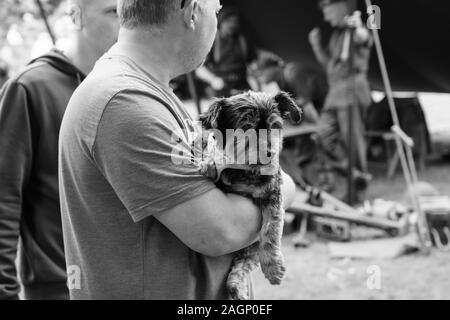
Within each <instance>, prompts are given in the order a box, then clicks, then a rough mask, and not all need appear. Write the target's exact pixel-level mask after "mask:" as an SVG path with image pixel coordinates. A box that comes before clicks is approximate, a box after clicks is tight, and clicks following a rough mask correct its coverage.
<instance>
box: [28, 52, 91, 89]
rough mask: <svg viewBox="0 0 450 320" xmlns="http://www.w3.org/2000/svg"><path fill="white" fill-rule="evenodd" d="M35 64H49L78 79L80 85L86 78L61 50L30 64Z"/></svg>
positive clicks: (49, 53)
mask: <svg viewBox="0 0 450 320" xmlns="http://www.w3.org/2000/svg"><path fill="white" fill-rule="evenodd" d="M35 62H44V63H48V64H49V65H51V66H52V67H54V68H55V69H57V70H59V71H61V72H63V73H65V74H67V75H69V76H71V77H74V78H76V79H77V81H78V83H79V84H80V83H81V82H82V81H83V80H84V78H86V75H85V74H84V73H83V72H82V71H81V70H80V69H78V68H77V67H75V66H74V65H73V64H72V62H71V61H70V60H69V59H68V58H67V57H66V56H65V55H64V54H63V53H62V52H61V51H60V50H58V49H55V48H54V49H52V50H51V51H50V52H48V53H46V54H45V55H43V56H40V57H38V58H36V59H34V60H32V61H31V62H30V64H32V63H35Z"/></svg>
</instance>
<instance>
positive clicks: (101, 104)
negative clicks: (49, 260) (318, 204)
mask: <svg viewBox="0 0 450 320" xmlns="http://www.w3.org/2000/svg"><path fill="white" fill-rule="evenodd" d="M219 11H220V2H219V0H119V2H118V13H119V19H120V25H121V28H120V33H119V40H118V42H117V44H116V45H114V46H113V48H112V49H111V50H110V51H109V52H108V53H107V54H106V55H105V56H104V57H103V58H102V59H101V60H99V62H98V63H97V65H96V67H95V68H94V70H93V72H92V73H91V74H90V75H89V76H88V77H87V78H86V80H85V81H84V82H83V84H82V85H81V86H80V87H79V88H78V89H77V91H76V92H75V94H74V96H73V97H72V99H71V101H70V103H69V106H68V108H67V112H66V115H65V117H64V120H63V125H62V129H61V134H60V171H59V173H60V178H61V179H60V190H61V204H62V218H63V227H64V237H65V249H66V256H67V263H68V266H69V267H70V268H71V270H75V271H76V270H78V271H79V272H75V273H74V278H73V279H72V278H71V277H69V287H70V289H71V292H70V294H71V298H73V299H226V298H227V297H228V294H227V290H226V279H227V276H228V272H229V270H230V266H231V263H232V259H233V255H232V253H233V252H235V251H238V250H240V249H242V248H244V247H247V246H248V245H250V244H252V243H253V242H255V240H256V239H257V236H258V232H259V229H260V227H261V213H260V211H259V209H258V208H257V207H256V206H255V205H254V204H253V203H252V201H250V200H248V199H246V198H243V197H240V196H236V195H232V194H225V193H223V192H222V191H220V190H219V189H218V188H216V186H215V185H214V183H213V182H212V181H210V180H208V179H207V178H206V177H204V176H202V175H200V174H199V168H198V167H197V166H194V165H193V164H186V162H183V161H181V162H183V164H175V162H176V161H174V159H173V155H174V150H175V149H176V148H180V149H181V151H185V153H189V149H190V141H189V131H191V130H193V129H192V128H191V129H189V128H190V127H191V126H190V125H189V124H190V123H191V122H192V119H191V118H190V116H189V115H188V113H187V112H186V110H185V109H184V107H183V105H182V103H181V102H180V101H179V100H178V99H177V97H176V96H175V95H174V94H173V92H172V91H171V89H170V87H169V82H170V80H171V79H173V78H175V77H177V76H179V75H182V74H185V73H187V72H190V71H192V70H194V69H196V68H197V67H198V66H200V65H201V64H202V63H203V61H204V60H205V58H206V56H207V54H208V52H209V51H210V49H211V47H212V44H213V41H214V38H215V34H216V29H217V14H218V13H219ZM177 154H178V153H177ZM283 178H284V183H283V186H282V189H283V195H284V199H285V201H284V204H285V205H286V206H287V205H288V204H289V203H290V201H291V199H292V195H293V192H294V185H293V182H292V180H291V179H290V178H289V177H287V176H286V175H284V176H283ZM77 277H79V278H78V279H77ZM71 280H73V282H71ZM78 280H79V281H78Z"/></svg>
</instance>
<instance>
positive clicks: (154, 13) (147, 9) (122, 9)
mask: <svg viewBox="0 0 450 320" xmlns="http://www.w3.org/2000/svg"><path fill="white" fill-rule="evenodd" d="M181 3H182V0H119V3H118V14H119V21H120V25H121V26H122V27H124V28H128V29H133V28H136V27H142V26H150V25H154V26H158V25H163V24H165V23H166V22H167V20H168V18H169V17H170V16H171V14H172V13H173V12H174V11H175V9H177V8H178V9H180V8H181Z"/></svg>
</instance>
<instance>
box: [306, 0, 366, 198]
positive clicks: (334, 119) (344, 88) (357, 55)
mask: <svg viewBox="0 0 450 320" xmlns="http://www.w3.org/2000/svg"><path fill="white" fill-rule="evenodd" d="M319 6H320V8H321V9H322V11H323V14H324V19H325V21H326V22H328V23H329V24H330V25H331V26H332V27H333V28H334V31H333V33H332V36H331V39H330V42H329V44H328V47H327V48H326V49H325V48H324V47H323V46H322V36H321V32H320V29H319V28H315V29H314V30H312V31H311V33H310V35H309V40H310V43H311V46H312V48H313V51H314V53H315V55H316V58H317V60H318V61H319V62H320V64H321V65H322V66H323V68H324V69H325V70H326V72H327V76H328V84H329V87H330V89H329V92H328V96H327V98H326V100H325V104H324V109H323V111H322V115H321V120H322V123H323V125H324V128H323V130H321V132H320V133H319V136H320V138H321V143H322V145H323V148H324V151H325V153H326V154H327V156H329V157H330V159H331V161H333V162H334V163H335V164H334V165H333V167H334V169H338V170H339V171H340V172H345V170H347V168H348V165H349V158H348V147H349V132H348V129H349V123H348V121H349V111H350V110H351V108H354V110H355V112H354V117H353V118H354V123H352V126H353V133H354V143H355V150H356V152H355V154H356V155H357V157H358V160H359V161H357V163H358V169H359V170H356V172H355V185H356V186H357V188H358V189H360V191H362V190H361V189H365V188H366V187H367V184H368V182H369V180H370V175H369V174H367V170H368V169H367V160H366V143H365V138H364V120H363V119H364V114H365V112H366V110H367V108H368V107H369V106H370V105H371V103H372V100H371V91H370V85H369V81H368V79H367V72H368V69H369V59H370V51H371V47H372V38H371V36H370V32H369V30H367V29H366V28H365V26H363V23H362V21H361V18H360V17H358V16H356V15H353V12H354V11H355V10H356V1H355V0H320V1H319ZM348 30H354V31H353V42H352V43H353V47H352V48H351V50H352V52H353V59H352V60H353V68H352V66H351V65H350V61H349V60H348V59H347V60H346V59H343V50H345V46H346V41H348V39H349V38H348V34H349V33H348ZM354 79H355V81H354ZM355 82H356V88H354V83H355ZM353 94H356V97H357V102H358V105H357V106H353V101H354V99H353ZM327 162H328V161H327Z"/></svg>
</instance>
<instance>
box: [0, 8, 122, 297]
mask: <svg viewBox="0 0 450 320" xmlns="http://www.w3.org/2000/svg"><path fill="white" fill-rule="evenodd" d="M69 2H70V7H69V8H70V15H71V18H72V21H73V24H74V29H73V34H72V35H71V39H70V41H69V42H70V48H68V50H67V51H66V52H65V53H63V52H61V51H58V50H56V49H54V50H52V51H51V52H50V53H48V54H46V55H44V56H42V57H40V58H38V59H36V60H34V61H32V62H31V63H30V64H29V66H28V67H27V68H26V69H25V70H24V71H23V72H21V73H20V74H19V75H18V76H16V77H14V78H13V79H11V80H10V81H9V82H7V83H6V84H5V86H4V87H3V89H2V91H1V92H0V150H1V153H0V190H1V192H0V299H18V294H19V291H20V285H19V281H18V276H17V270H16V266H15V260H16V256H17V247H18V242H19V237H20V238H21V250H20V252H21V256H20V270H21V279H22V281H23V287H24V291H25V292H24V293H25V298H26V299H30V300H34V299H39V300H42V299H68V297H69V292H68V289H67V286H66V278H67V277H66V263H65V257H64V244H63V236H62V226H61V213H60V204H59V191H58V134H59V129H60V125H61V121H62V117H63V114H64V112H65V109H66V106H67V103H68V101H69V99H70V97H71V96H72V93H73V92H74V90H75V89H76V87H77V86H78V85H79V84H80V83H81V81H82V80H83V79H84V77H85V75H86V74H88V73H89V72H90V71H91V69H92V68H93V66H94V64H95V62H96V60H97V59H98V58H99V57H100V56H101V55H102V54H103V53H104V52H106V51H107V50H108V49H109V48H110V47H111V46H112V45H113V44H114V42H115V41H116V39H117V34H118V18H117V12H116V0H95V1H90V0H71V1H69Z"/></svg>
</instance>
